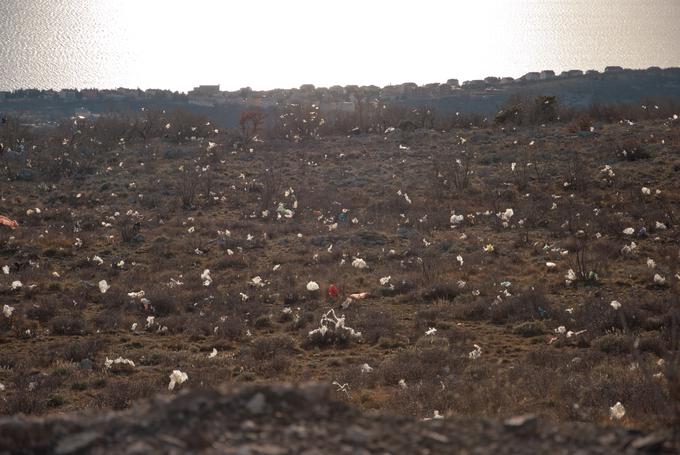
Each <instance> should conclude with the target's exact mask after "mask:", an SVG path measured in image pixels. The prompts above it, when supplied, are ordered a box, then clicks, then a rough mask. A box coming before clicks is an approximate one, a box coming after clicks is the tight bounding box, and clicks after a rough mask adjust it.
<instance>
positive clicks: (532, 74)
mask: <svg viewBox="0 0 680 455" xmlns="http://www.w3.org/2000/svg"><path fill="white" fill-rule="evenodd" d="M540 78H541V75H540V73H537V72H536V71H532V72H530V73H526V74H525V75H524V76H522V77H521V79H522V80H524V81H537V80H539V79H540Z"/></svg>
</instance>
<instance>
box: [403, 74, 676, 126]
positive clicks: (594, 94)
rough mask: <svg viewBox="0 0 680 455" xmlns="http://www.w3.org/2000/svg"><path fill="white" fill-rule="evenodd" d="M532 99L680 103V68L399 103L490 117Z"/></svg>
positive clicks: (494, 87)
mask: <svg viewBox="0 0 680 455" xmlns="http://www.w3.org/2000/svg"><path fill="white" fill-rule="evenodd" d="M480 82H481V81H480ZM480 85H481V84H480ZM534 95H551V96H556V97H557V98H558V100H559V102H560V103H561V104H563V105H566V106H571V107H587V106H590V105H592V104H629V103H641V102H643V101H645V100H649V99H653V100H656V101H657V102H661V101H662V100H670V99H673V100H680V68H670V69H665V70H660V69H659V70H657V69H649V70H621V71H614V72H607V73H594V74H585V75H580V76H573V77H554V78H549V79H546V80H536V81H514V82H513V83H510V84H488V83H484V84H483V85H482V86H481V87H477V88H468V89H466V88H465V86H464V87H463V88H461V89H459V90H455V91H453V92H452V93H451V94H450V95H446V96H439V97H433V98H429V99H427V98H423V97H417V96H413V97H406V98H404V99H403V100H402V101H403V102H404V103H406V104H408V105H413V106H424V105H429V106H433V107H435V108H436V109H439V110H442V111H447V112H449V111H459V112H477V113H481V114H485V115H492V114H494V113H496V112H498V110H499V108H500V106H501V105H502V104H503V103H504V102H505V101H506V100H507V99H508V98H510V97H512V96H534Z"/></svg>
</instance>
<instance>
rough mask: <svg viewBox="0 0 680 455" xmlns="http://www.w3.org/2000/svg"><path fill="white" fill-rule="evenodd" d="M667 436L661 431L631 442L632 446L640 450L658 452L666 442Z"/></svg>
mask: <svg viewBox="0 0 680 455" xmlns="http://www.w3.org/2000/svg"><path fill="white" fill-rule="evenodd" d="M666 440H667V438H666V436H664V435H663V434H661V433H652V434H650V435H648V436H643V437H640V438H637V439H636V440H634V441H633V442H632V443H631V447H632V448H633V449H635V450H638V451H645V452H657V451H658V450H659V449H661V446H662V445H663V444H664V443H665V442H666Z"/></svg>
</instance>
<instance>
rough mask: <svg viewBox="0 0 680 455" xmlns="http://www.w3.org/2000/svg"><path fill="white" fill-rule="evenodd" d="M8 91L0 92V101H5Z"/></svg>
mask: <svg viewBox="0 0 680 455" xmlns="http://www.w3.org/2000/svg"><path fill="white" fill-rule="evenodd" d="M7 95H9V93H8V92H0V101H5V99H7Z"/></svg>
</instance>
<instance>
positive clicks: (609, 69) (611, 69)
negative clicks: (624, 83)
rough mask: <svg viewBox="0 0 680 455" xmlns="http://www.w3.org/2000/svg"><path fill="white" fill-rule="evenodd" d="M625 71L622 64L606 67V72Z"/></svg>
mask: <svg viewBox="0 0 680 455" xmlns="http://www.w3.org/2000/svg"><path fill="white" fill-rule="evenodd" d="M621 71H623V68H622V67H620V66H608V67H606V68H605V69H604V72H605V73H620V72H621Z"/></svg>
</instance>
